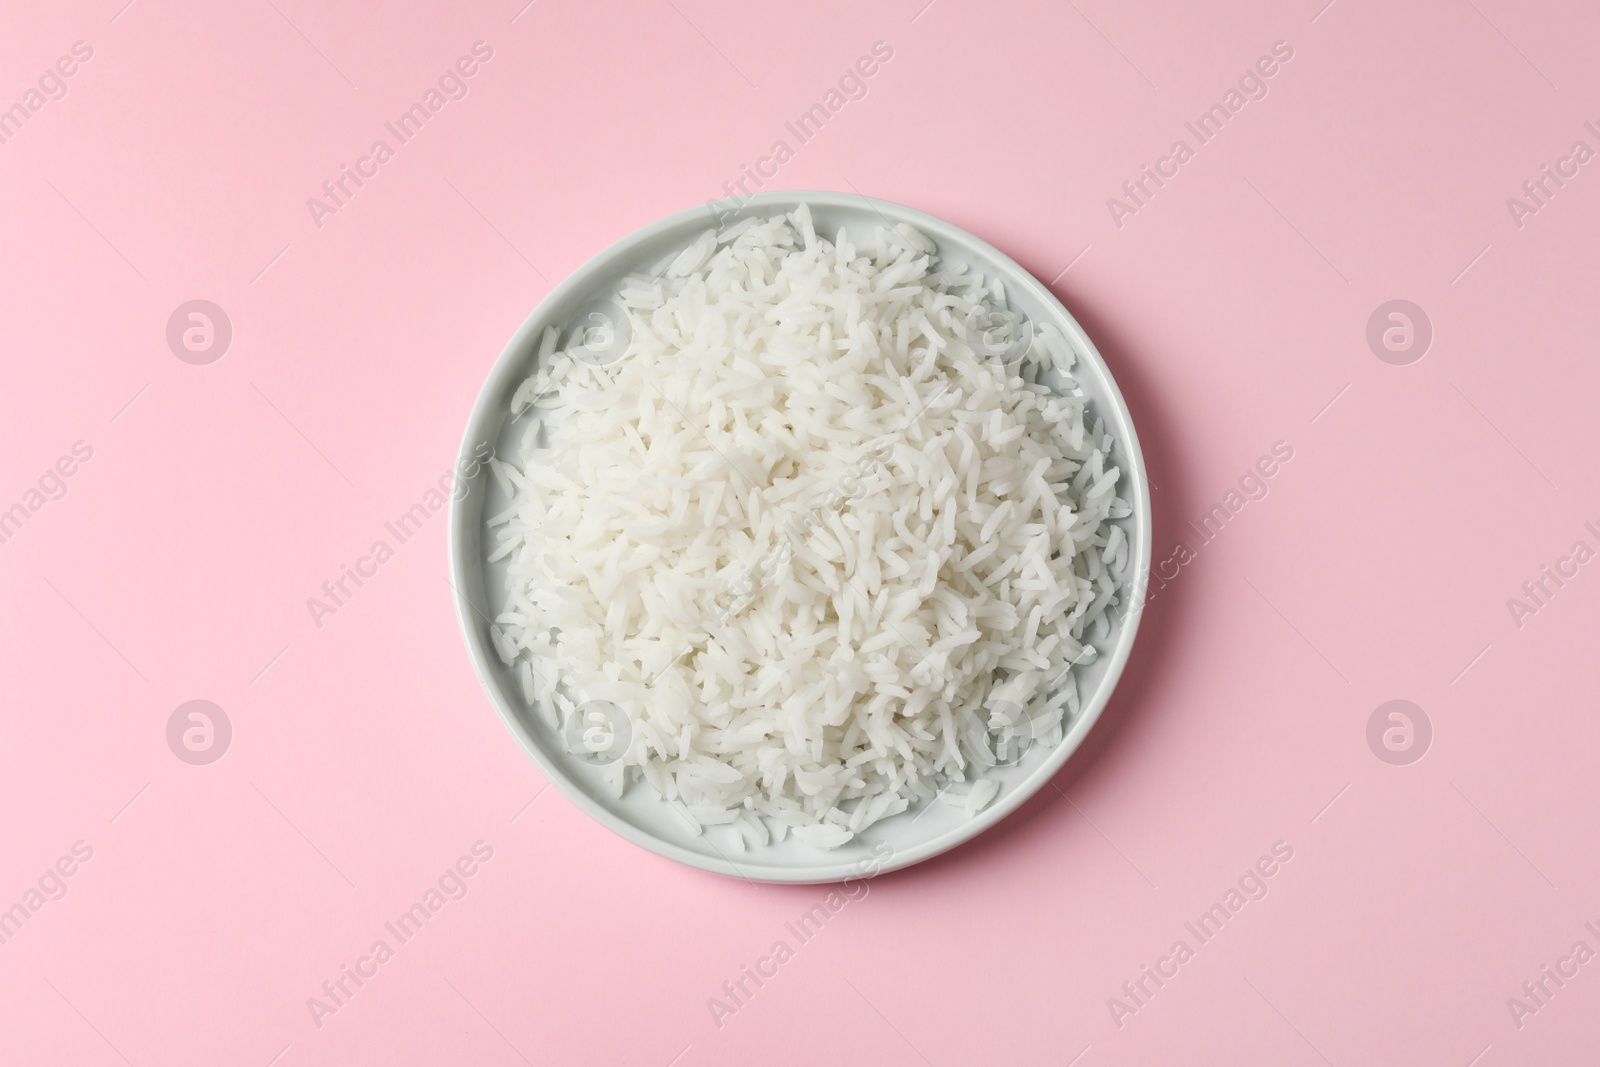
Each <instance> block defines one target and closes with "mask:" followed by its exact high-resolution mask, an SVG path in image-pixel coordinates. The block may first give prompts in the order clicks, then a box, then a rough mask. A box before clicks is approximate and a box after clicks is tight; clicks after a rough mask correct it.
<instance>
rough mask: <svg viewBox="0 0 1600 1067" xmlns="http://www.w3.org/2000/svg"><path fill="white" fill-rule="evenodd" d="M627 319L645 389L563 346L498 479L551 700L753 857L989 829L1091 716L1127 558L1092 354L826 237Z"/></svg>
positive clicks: (656, 292) (934, 279)
mask: <svg viewBox="0 0 1600 1067" xmlns="http://www.w3.org/2000/svg"><path fill="white" fill-rule="evenodd" d="M617 303H618V304H619V305H620V307H622V308H625V309H626V314H627V317H628V338H627V347H626V351H625V352H624V353H622V354H621V357H620V358H619V359H616V360H615V361H614V362H612V361H608V362H607V363H606V365H604V366H599V365H596V361H594V360H585V359H579V358H573V357H572V355H571V354H570V353H569V352H561V351H556V350H555V349H556V346H557V343H558V335H557V333H556V331H555V330H554V329H552V330H550V331H549V332H547V334H546V335H545V337H544V343H543V345H542V352H541V357H542V358H541V360H540V364H541V366H540V369H539V370H538V372H537V373H536V374H535V375H534V376H533V377H532V378H530V379H529V380H528V381H527V382H526V383H525V384H524V385H523V386H522V388H521V389H519V390H518V392H517V395H516V397H515V399H514V400H513V409H514V410H515V411H516V412H518V413H519V414H521V415H522V416H523V417H525V418H527V419H528V420H529V421H528V432H527V435H526V437H525V440H524V453H525V454H524V456H523V457H522V458H521V461H520V465H512V464H507V463H502V462H500V461H499V460H494V461H493V463H492V466H493V469H494V470H495V472H496V474H497V476H498V477H499V478H500V479H501V481H502V484H504V485H505V486H506V487H507V488H508V489H510V490H511V492H512V495H513V501H514V503H513V505H512V506H511V507H510V508H509V509H508V510H506V511H505V512H504V513H502V514H500V515H497V516H495V517H494V518H492V519H491V520H490V524H491V525H492V526H496V527H499V528H500V531H499V534H500V538H501V543H500V546H499V547H498V548H497V549H496V550H495V553H494V555H495V556H497V557H498V556H505V557H507V558H508V561H509V566H510V572H509V579H508V587H509V588H508V592H509V599H508V604H507V607H506V610H505V612H504V613H503V614H502V615H501V616H500V617H499V618H498V619H497V620H496V626H495V628H494V641H495V645H496V648H497V650H498V651H499V653H500V655H501V657H502V659H504V660H505V662H506V663H507V664H508V665H509V664H512V663H517V665H518V673H519V676H520V680H521V683H522V687H523V690H524V694H525V695H526V696H527V697H528V698H529V700H530V702H532V703H533V704H535V705H536V706H538V707H539V708H540V709H541V711H542V712H543V713H544V714H545V716H546V721H547V723H548V725H549V726H550V727H551V728H552V730H560V729H561V728H563V727H565V728H566V731H567V733H566V736H567V737H569V738H572V737H575V736H580V735H581V737H582V738H583V742H584V744H583V746H582V747H583V748H585V749H587V750H588V751H590V752H594V751H597V750H598V751H603V750H604V749H605V748H606V746H607V745H608V744H613V745H615V746H616V747H617V749H618V751H617V752H615V753H613V755H614V756H616V757H619V758H616V759H615V761H614V762H612V763H611V764H610V765H609V767H608V768H607V773H608V774H609V775H610V782H611V785H612V788H614V789H615V790H616V791H617V792H618V793H619V794H620V792H621V791H622V789H623V788H624V787H625V786H626V784H627V783H628V782H630V781H639V780H643V781H644V782H646V783H648V784H649V786H650V787H651V788H652V789H653V790H655V792H656V793H658V794H659V795H660V796H661V797H663V798H664V799H665V800H666V801H668V802H670V803H671V805H672V807H673V808H674V809H675V810H676V811H678V812H679V814H680V815H682V816H683V817H684V819H685V821H686V822H687V823H688V824H689V825H690V826H691V827H693V828H694V829H695V830H697V831H698V830H701V829H702V828H704V827H707V826H718V827H726V829H719V830H718V831H716V832H717V833H718V835H719V838H718V839H719V840H723V841H725V842H726V843H727V844H728V846H729V847H732V848H736V849H741V850H742V849H743V848H745V847H746V846H747V845H749V846H760V845H764V844H766V843H767V842H768V841H769V840H772V839H779V840H781V839H782V838H783V837H784V835H785V834H786V833H787V832H788V831H789V830H793V831H794V833H795V834H796V836H797V837H799V838H800V839H802V840H803V841H805V842H807V843H809V844H811V845H815V846H818V847H822V848H832V847H836V846H838V845H840V844H843V843H844V842H846V841H848V840H850V839H851V838H852V837H854V836H855V835H856V834H858V833H860V832H861V831H862V830H864V829H866V828H867V827H869V826H871V825H872V824H874V823H876V822H878V821H879V820H881V819H885V818H888V817H890V816H893V815H897V814H899V813H901V812H903V811H905V810H906V809H907V808H908V807H909V806H911V805H913V804H915V803H917V802H919V801H921V800H923V799H925V798H931V797H933V796H934V795H935V794H937V793H941V792H942V793H944V794H945V799H947V800H949V801H952V802H955V803H957V804H958V806H960V807H963V808H964V809H965V810H966V811H967V812H968V813H969V814H971V813H975V812H976V811H977V810H979V809H980V808H982V807H983V806H985V805H986V804H988V803H989V802H990V801H991V800H992V799H993V798H994V796H995V795H996V792H997V789H998V785H997V783H996V782H995V781H994V780H993V779H992V778H990V779H983V778H982V777H981V773H982V772H983V771H984V770H987V769H988V768H990V767H993V766H994V765H995V763H996V762H997V757H996V752H997V750H998V751H1012V752H1014V751H1016V749H1017V747H1018V740H1019V739H1021V741H1022V743H1024V744H1026V743H1027V742H1030V741H1032V742H1037V743H1042V744H1045V745H1051V744H1054V743H1056V742H1057V741H1059V740H1060V738H1061V735H1062V730H1063V725H1064V716H1070V715H1071V714H1073V713H1075V712H1076V711H1077V708H1078V703H1077V701H1078V697H1077V689H1076V686H1075V684H1074V680H1073V675H1072V670H1073V666H1074V665H1076V664H1084V663H1088V662H1091V661H1092V660H1093V658H1094V656H1095V646H1094V645H1093V644H1092V643H1091V641H1092V640H1094V639H1097V638H1103V637H1104V635H1105V633H1106V631H1107V627H1108V625H1109V617H1108V615H1107V609H1108V607H1110V606H1111V605H1113V604H1115V603H1116V597H1117V592H1118V588H1119V584H1120V583H1119V579H1118V574H1119V573H1120V571H1121V568H1122V564H1123V561H1124V557H1125V555H1126V541H1125V539H1124V535H1123V531H1122V530H1121V528H1120V527H1119V526H1117V525H1115V524H1113V523H1111V522H1110V521H1109V520H1112V519H1117V518H1121V517H1123V516H1125V515H1127V514H1128V512H1129V508H1128V505H1127V503H1126V501H1124V500H1123V499H1121V498H1120V497H1118V495H1117V482H1118V478H1119V472H1118V470H1117V468H1115V467H1113V466H1111V465H1110V462H1109V455H1110V452H1111V448H1112V442H1111V440H1110V438H1109V437H1108V436H1107V435H1106V434H1105V433H1104V432H1103V430H1102V428H1101V426H1100V424H1099V423H1098V421H1096V422H1094V423H1093V424H1092V425H1091V423H1090V422H1089V421H1088V420H1089V416H1088V415H1087V413H1086V411H1085V406H1086V403H1087V401H1086V400H1085V399H1084V398H1083V397H1081V396H1061V395H1058V394H1057V393H1056V392H1054V391H1052V390H1051V389H1050V388H1048V387H1047V386H1046V385H1044V384H1040V383H1039V380H1038V379H1039V376H1040V374H1041V373H1042V372H1047V371H1049V370H1051V369H1054V370H1057V371H1060V372H1063V373H1065V372H1066V371H1068V370H1070V369H1071V366H1072V362H1073V353H1072V349H1071V347H1070V345H1069V344H1068V342H1067V341H1066V339H1065V338H1064V337H1062V336H1061V335H1060V334H1059V333H1057V332H1055V331H1053V330H1050V329H1049V328H1041V329H1039V330H1037V331H1034V330H1032V329H1031V328H1030V326H1029V325H1028V324H1026V323H1025V322H1023V320H1022V319H1021V317H1020V316H1019V315H1017V314H1016V313H1014V312H1011V311H1009V310H1008V309H1007V305H1006V302H1005V295H1004V292H1003V290H1002V289H1001V287H1000V284H999V283H998V281H996V282H993V283H992V284H990V285H987V286H986V285H985V284H984V280H983V278H982V277H981V276H978V275H976V274H973V273H970V272H963V271H961V270H960V269H956V268H945V267H942V266H941V264H940V263H939V261H938V258H937V256H936V255H935V249H934V245H933V243H932V242H931V241H930V240H929V239H928V238H927V237H925V236H924V235H922V234H920V233H918V232H916V231H915V230H912V229H910V228H909V227H907V226H905V225H903V224H902V225H900V226H897V227H894V228H892V229H891V228H889V227H887V226H885V227H880V228H879V229H878V231H877V233H876V235H875V237H874V238H873V239H872V240H871V241H870V242H868V243H866V244H864V245H856V244H854V243H852V242H851V241H850V240H849V239H848V237H847V236H846V235H845V234H844V233H843V232H841V233H839V234H838V235H837V236H836V237H835V238H834V240H833V241H831V242H830V241H828V240H825V239H823V238H822V237H819V236H818V235H817V234H816V233H815V232H814V231H813V229H812V223H811V216H810V212H809V211H808V210H807V209H806V208H804V207H802V208H800V209H799V210H797V211H795V212H793V213H792V214H789V215H776V216H773V217H771V218H766V219H746V220H744V221H741V222H739V223H738V224H736V225H733V226H731V227H729V228H728V229H725V230H722V231H721V232H717V231H714V230H707V231H706V232H705V233H704V234H702V235H701V236H700V237H699V238H698V239H697V240H696V241H695V242H693V243H692V244H691V245H690V246H689V247H687V248H686V249H684V250H683V251H682V252H681V254H678V255H677V256H676V257H675V258H674V259H673V260H672V261H671V262H670V264H669V265H668V266H667V267H666V269H665V271H664V275H663V276H662V277H658V278H645V277H635V278H630V279H629V280H628V282H627V283H625V284H624V286H623V287H622V291H621V293H620V294H619V295H618V297H617ZM997 324H998V325H997ZM984 326H989V327H994V331H993V332H990V333H988V334H982V330H981V328H982V327H984ZM1007 338H1018V339H1019V340H1018V344H1017V345H1016V346H1015V347H1014V348H1012V349H1010V350H1008V351H1006V352H1004V353H1000V354H997V353H996V352H995V351H994V350H995V349H997V348H1001V347H1002V345H1003V342H1004V341H1005V340H1006V339H1007ZM990 342H992V343H990ZM1019 357H1020V359H1019ZM1003 361H1009V362H1010V363H1011V366H1010V367H1009V368H1008V367H1007V366H1005V365H1004V362H1003ZM519 661H520V662H519ZM594 702H603V704H604V705H615V707H617V708H620V709H622V713H623V714H624V715H625V717H626V722H625V723H623V724H622V729H620V730H613V729H612V728H611V727H610V726H608V725H606V723H605V718H604V716H602V715H597V714H593V713H592V709H593V708H594V707H595V706H596V705H595V703H594ZM558 716H559V721H558ZM575 716H576V717H579V718H581V719H582V720H583V721H581V722H580V721H578V720H577V719H575V718H574V717H575ZM616 718H617V720H618V721H621V719H622V716H617V717H616ZM574 731H576V733H575V732H574ZM1000 762H1005V761H1004V760H1000ZM969 780H970V781H971V784H970V785H963V784H961V783H964V782H968V781H969ZM952 787H954V788H952Z"/></svg>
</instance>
